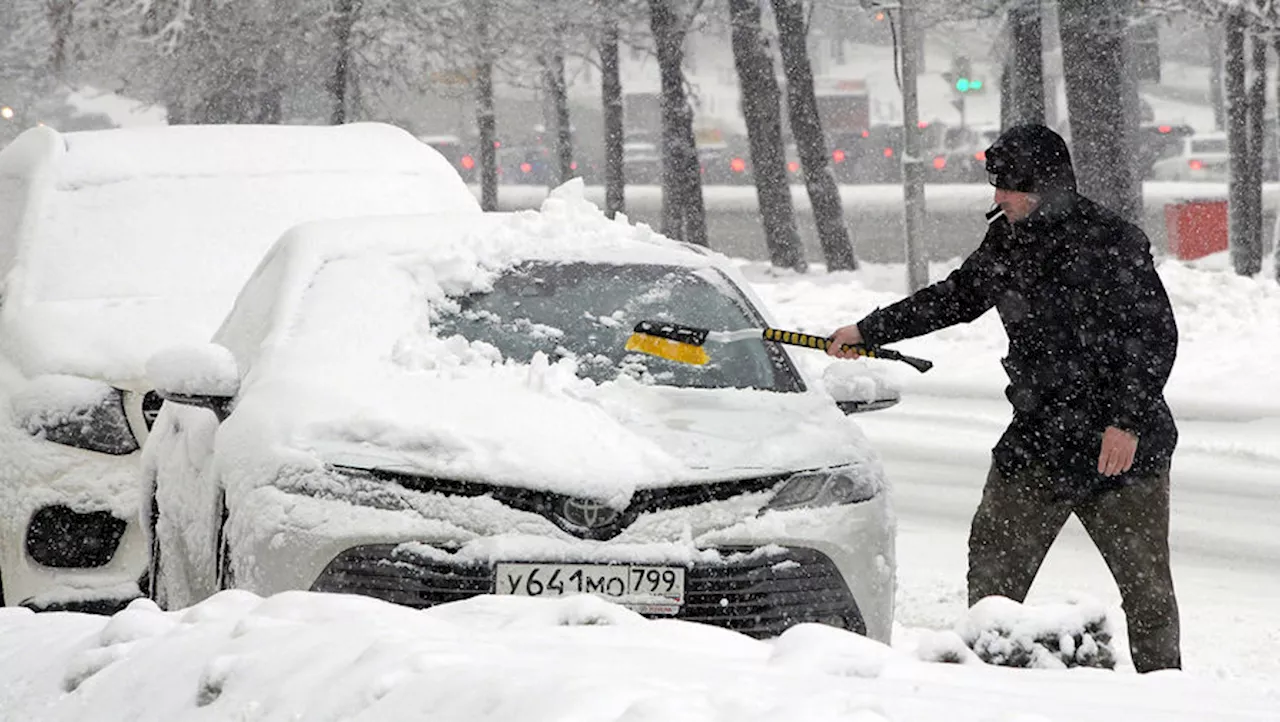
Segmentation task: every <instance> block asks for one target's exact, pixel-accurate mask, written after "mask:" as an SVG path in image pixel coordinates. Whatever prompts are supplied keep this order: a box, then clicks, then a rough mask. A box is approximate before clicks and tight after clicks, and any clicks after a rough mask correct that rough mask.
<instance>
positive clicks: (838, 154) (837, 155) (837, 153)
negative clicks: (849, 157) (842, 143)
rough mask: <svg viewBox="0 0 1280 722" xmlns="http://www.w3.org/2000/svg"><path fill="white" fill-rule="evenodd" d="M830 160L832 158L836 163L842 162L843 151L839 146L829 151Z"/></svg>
mask: <svg viewBox="0 0 1280 722" xmlns="http://www.w3.org/2000/svg"><path fill="white" fill-rule="evenodd" d="M831 160H834V161H835V162H837V163H843V162H844V151H843V150H841V149H839V148H836V149H835V150H833V151H831Z"/></svg>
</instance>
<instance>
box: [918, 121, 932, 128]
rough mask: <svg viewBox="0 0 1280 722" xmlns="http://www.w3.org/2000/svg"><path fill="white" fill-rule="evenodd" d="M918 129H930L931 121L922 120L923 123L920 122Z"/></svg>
mask: <svg viewBox="0 0 1280 722" xmlns="http://www.w3.org/2000/svg"><path fill="white" fill-rule="evenodd" d="M916 127H917V128H919V129H921V130H924V129H925V128H928V127H929V121H927V120H922V121H920V122H918V123H916Z"/></svg>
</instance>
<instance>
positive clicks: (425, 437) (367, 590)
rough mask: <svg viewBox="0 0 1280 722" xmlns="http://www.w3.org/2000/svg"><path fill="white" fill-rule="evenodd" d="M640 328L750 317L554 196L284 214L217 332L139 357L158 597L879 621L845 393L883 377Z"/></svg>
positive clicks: (846, 624)
mask: <svg viewBox="0 0 1280 722" xmlns="http://www.w3.org/2000/svg"><path fill="white" fill-rule="evenodd" d="M576 187H577V188H578V189H579V192H580V189H581V185H580V184H577V185H576ZM647 318H659V319H663V318H665V319H668V320H678V321H681V322H685V323H689V324H694V325H701V326H705V327H710V328H719V329H732V328H741V327H752V326H758V325H761V324H763V323H765V322H766V321H767V316H765V314H764V312H763V310H762V309H761V307H760V304H759V302H758V301H757V300H756V299H755V297H754V296H753V294H752V293H751V291H750V290H749V287H748V285H747V284H746V282H745V281H744V280H743V279H742V278H740V276H739V275H738V273H737V272H736V269H735V268H734V267H733V266H732V265H731V264H730V263H729V262H728V261H727V260H726V259H725V258H723V257H721V256H719V255H716V254H709V253H702V252H698V251H696V250H692V249H691V248H690V247H687V246H685V245H683V244H678V243H675V242H673V241H669V240H667V239H665V238H663V237H661V236H658V235H656V234H654V233H652V232H651V231H649V230H648V229H647V228H646V227H636V226H632V225H629V224H628V223H626V222H625V221H623V220H621V219H619V220H618V221H608V220H606V219H605V218H604V216H603V214H601V213H600V212H599V210H598V209H596V208H595V206H592V205H590V204H589V203H587V202H586V201H583V200H581V198H580V197H575V196H573V195H572V193H569V192H568V191H557V192H556V193H553V194H552V196H551V198H550V199H549V200H548V201H547V203H546V205H544V206H543V210H542V211H541V212H540V213H537V212H532V211H529V212H525V213H521V214H510V215H508V214H485V215H484V216H482V217H479V218H470V217H467V218H447V217H444V216H439V217H423V218H417V219H408V218H404V219H385V218H384V219H376V218H371V219H364V220H350V221H339V222H326V223H315V224H307V225H304V226H301V227H299V228H296V229H294V230H292V231H291V232H290V233H289V234H287V235H286V236H285V237H284V238H282V240H281V241H280V243H279V244H278V245H277V246H276V247H275V249H274V250H273V251H272V253H271V254H270V255H269V257H268V258H267V259H266V260H265V261H264V262H263V264H262V265H261V266H260V267H259V268H258V270H257V272H256V273H255V274H254V276H253V278H252V279H251V280H250V281H249V283H248V284H247V286H246V287H245V290H244V292H243V293H242V294H241V295H240V297H239V299H238V300H237V302H236V305H235V309H234V310H233V311H232V312H231V314H230V315H229V316H228V317H227V319H226V321H225V323H224V324H223V325H222V328H221V329H220V330H219V331H218V333H217V334H216V336H215V337H214V339H213V343H212V344H209V345H205V346H197V347H187V346H182V347H176V348H174V349H169V350H166V351H164V352H161V353H159V354H157V355H156V356H155V357H154V358H153V359H152V361H151V362H150V363H149V365H148V369H149V372H150V375H151V378H152V380H153V381H154V382H155V384H156V388H157V389H159V391H160V393H161V394H162V395H163V396H164V397H165V398H166V399H168V402H167V403H165V405H164V408H163V410H162V411H161V413H160V416H159V418H158V420H157V422H156V426H155V429H154V430H153V431H152V434H151V436H150V437H149V438H148V440H147V444H146V448H145V449H144V473H145V474H146V477H147V480H148V484H147V486H146V488H147V491H148V493H151V494H153V496H154V498H155V504H156V509H157V514H156V516H155V517H154V518H153V519H151V520H149V521H151V522H152V523H153V525H154V526H153V532H152V534H153V539H154V542H153V544H152V568H153V574H152V579H153V580H154V587H153V590H152V591H153V596H154V597H155V599H156V600H157V602H159V603H160V604H161V605H162V606H166V607H169V608H177V607H184V606H187V605H190V604H193V603H195V602H198V601H199V600H201V599H203V598H205V597H208V596H209V595H211V594H213V593H215V592H217V591H218V590H220V589H225V588H231V587H234V588H239V589H246V590H250V591H253V592H255V593H257V594H260V595H264V596H265V595H272V594H275V593H278V592H283V591H285V590H313V591H323V592H341V593H355V594H365V595H370V596H374V597H380V598H383V599H386V600H389V601H392V602H396V603H400V604H405V605H409V606H413V607H428V606H431V605H435V604H439V603H442V602H448V601H451V600H457V599H462V598H466V597H471V596H475V595H479V594H517V595H532V596H559V595H567V594H575V593H594V594H598V595H601V596H604V597H606V598H610V599H612V600H615V601H617V602H619V603H621V604H624V605H626V606H628V607H630V608H633V609H636V610H638V611H640V612H641V613H644V614H648V615H653V616H666V617H674V618H678V619H686V620H694V621H699V622H706V623H710V624H716V625H722V626H725V627H729V628H732V629H736V630H740V631H742V632H744V633H748V634H752V635H756V636H770V635H775V634H777V633H779V632H781V631H782V630H783V629H785V628H786V627H788V626H790V625H792V624H796V623H800V622H820V623H826V624H831V625H834V626H837V627H842V628H845V629H850V630H855V631H858V632H861V633H865V634H867V635H869V636H871V637H874V638H876V639H880V640H888V639H889V635H890V631H891V627H892V621H893V598H894V572H895V562H894V522H893V516H892V514H891V513H890V506H889V499H888V493H887V490H886V488H885V482H884V477H883V471H882V467H881V465H880V462H879V460H878V457H877V456H876V455H875V454H874V453H873V452H872V451H871V450H870V449H869V447H868V444H867V441H866V439H865V437H864V436H863V434H862V433H861V431H860V429H859V428H858V426H857V425H856V424H855V423H854V422H853V421H852V420H850V419H849V418H847V417H846V415H845V413H843V412H842V411H841V409H840V408H839V407H838V404H837V402H839V401H844V402H849V403H846V405H845V408H853V407H858V406H860V405H861V403H862V402H875V401H877V400H878V399H877V398H874V397H877V396H882V395H883V394H882V391H884V389H883V387H882V386H881V385H879V384H875V383H872V384H860V383H849V379H848V378H846V377H845V376H844V375H842V373H841V372H845V373H852V374H855V375H856V374H858V373H859V369H861V368H865V367H863V366H862V365H861V364H863V363H873V362H849V361H840V362H836V364H835V366H836V370H835V371H828V372H827V374H828V375H829V376H830V378H828V379H827V381H826V385H825V386H824V385H823V381H822V380H821V379H810V378H804V377H803V376H802V375H801V373H800V372H799V371H798V369H797V365H796V364H795V363H794V361H793V359H792V358H791V356H790V355H789V354H788V352H787V351H785V350H784V349H783V348H781V347H779V346H775V345H773V344H767V343H766V342H764V341H761V340H756V341H747V342H739V343H734V344H727V345H723V346H721V347H719V348H714V349H712V350H711V351H710V354H711V357H712V361H711V363H709V364H707V365H706V366H693V365H684V364H677V363H674V362H671V361H667V360H665V359H661V358H656V357H653V356H647V355H641V354H637V353H632V352H628V351H626V350H625V349H624V345H625V342H626V341H627V338H628V336H629V334H630V332H631V329H632V327H633V325H634V324H635V323H636V322H638V321H640V320H643V319H647ZM797 353H817V352H814V351H811V350H801V351H797ZM824 378H825V377H824ZM861 380H863V381H865V380H867V379H865V378H863V379H861ZM833 381H834V382H833ZM828 388H829V389H836V392H835V393H836V394H845V393H847V394H848V395H847V396H845V397H843V398H842V397H841V396H839V395H833V394H832V393H828V392H827V391H825V390H824V389H828ZM890 396H892V394H890ZM895 398H896V397H892V398H890V401H892V400H894V399H895ZM850 404H851V405H850ZM874 405H875V404H874V403H873V404H872V406H874Z"/></svg>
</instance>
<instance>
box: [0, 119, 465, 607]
mask: <svg viewBox="0 0 1280 722" xmlns="http://www.w3.org/2000/svg"><path fill="white" fill-rule="evenodd" d="M441 209H448V210H451V211H461V212H467V211H473V212H474V213H476V214H477V215H478V214H479V212H480V210H479V206H478V204H477V203H476V201H475V199H474V198H473V197H472V196H471V194H470V193H469V192H468V190H467V188H466V186H465V185H464V184H463V183H462V181H461V179H459V178H458V175H457V173H455V172H454V171H453V169H452V168H450V167H449V165H448V164H447V163H446V162H445V160H444V159H443V158H442V157H441V156H440V155H439V154H438V153H436V152H435V151H434V150H432V149H431V148H429V147H427V146H426V145H424V144H423V143H420V142H419V141H417V140H416V139H414V138H413V136H411V135H410V134H408V133H406V132H404V131H402V130H400V129H397V128H394V127H391V126H386V125H379V124H354V125H350V126H343V127H336V128H330V127H318V126H316V127H282V126H262V127H254V126H185V127H184V126H177V127H161V128H137V129H119V130H105V131H91V132H77V133H58V132H56V131H54V130H51V129H49V128H45V127H39V128H34V129H32V130H29V131H26V132H25V133H24V134H23V135H21V136H20V137H19V138H18V139H16V140H15V141H13V142H12V143H11V144H9V145H8V146H7V147H6V148H5V149H4V150H3V151H2V152H0V292H2V294H3V295H2V297H0V509H3V510H4V514H3V515H2V516H0V601H3V602H4V603H6V604H24V605H27V606H31V607H34V608H37V609H68V608H74V609H110V608H112V607H114V606H118V605H119V604H120V603H121V601H122V600H127V599H128V598H130V597H135V596H137V595H138V594H139V593H140V590H139V584H138V582H139V580H140V578H141V577H142V575H143V573H144V571H145V569H146V559H147V555H146V545H145V541H144V539H143V536H142V534H141V532H140V530H139V528H138V525H137V524H136V519H137V518H138V513H139V506H138V485H137V473H138V458H139V456H138V453H137V451H138V447H139V445H140V444H141V443H142V441H144V440H145V438H146V435H147V429H148V426H149V425H150V424H149V422H150V420H151V419H152V418H153V416H154V414H155V412H156V410H157V409H158V408H159V403H160V401H159V398H158V397H156V396H155V395H154V394H151V395H149V394H148V391H149V387H148V385H147V383H146V381H145V379H144V373H143V371H144V365H145V362H146V359H147V358H148V357H149V356H150V355H151V354H152V353H154V352H155V351H156V350H157V349H158V348H159V347H160V346H161V345H162V344H167V343H172V342H174V341H175V340H188V341H203V340H207V339H208V338H209V335H210V334H211V333H212V332H213V330H214V329H215V328H217V324H218V322H219V321H220V320H221V319H222V318H223V317H224V316H225V315H226V313H227V310H228V309H229V308H230V307H231V304H232V302H233V301H234V299H235V294H236V292H237V291H239V289H240V288H241V287H242V286H243V285H244V281H245V279H247V278H248V277H249V274H250V273H251V272H252V270H253V268H254V266H255V265H256V264H257V263H258V261H259V260H260V259H261V258H262V255H263V254H264V253H265V252H266V250H267V249H268V248H269V247H270V246H271V244H272V243H273V242H274V241H275V239H276V238H277V237H279V235H280V233H282V232H283V231H284V230H285V229H287V228H289V227H290V226H292V225H294V224H296V223H298V222H300V221H304V220H308V219H312V218H338V217H343V216H351V215H359V214H364V213H425V212H431V211H434V210H441Z"/></svg>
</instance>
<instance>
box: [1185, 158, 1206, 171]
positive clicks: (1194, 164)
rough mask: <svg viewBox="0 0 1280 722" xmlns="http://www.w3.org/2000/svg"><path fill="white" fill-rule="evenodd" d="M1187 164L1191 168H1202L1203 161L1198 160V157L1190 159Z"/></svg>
mask: <svg viewBox="0 0 1280 722" xmlns="http://www.w3.org/2000/svg"><path fill="white" fill-rule="evenodd" d="M1187 165H1189V166H1191V170H1201V169H1203V168H1204V163H1202V162H1200V161H1199V160H1198V159H1192V161H1191V162H1190V163H1188V164H1187Z"/></svg>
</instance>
